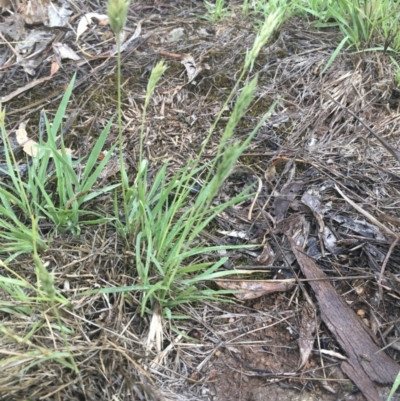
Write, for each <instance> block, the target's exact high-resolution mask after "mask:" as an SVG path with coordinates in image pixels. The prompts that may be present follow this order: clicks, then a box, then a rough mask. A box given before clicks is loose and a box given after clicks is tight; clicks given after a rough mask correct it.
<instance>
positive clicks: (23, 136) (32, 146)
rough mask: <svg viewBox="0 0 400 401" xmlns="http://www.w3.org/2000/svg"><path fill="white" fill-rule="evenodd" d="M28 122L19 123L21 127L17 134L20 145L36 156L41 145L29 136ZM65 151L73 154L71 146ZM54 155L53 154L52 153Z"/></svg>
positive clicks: (25, 150)
mask: <svg viewBox="0 0 400 401" xmlns="http://www.w3.org/2000/svg"><path fill="white" fill-rule="evenodd" d="M25 127H26V124H25V123H21V124H20V125H19V128H18V129H17V131H16V133H15V136H16V139H17V142H18V144H19V145H20V146H22V149H23V151H24V152H25V153H26V154H28V155H29V156H32V157H36V156H37V155H38V154H39V151H40V147H39V144H38V143H37V142H35V141H34V140H32V139H30V138H28V133H27V132H26V129H25ZM65 152H66V153H68V154H71V153H72V151H71V149H69V148H66V149H65ZM58 153H60V154H61V150H58ZM51 157H52V155H51Z"/></svg>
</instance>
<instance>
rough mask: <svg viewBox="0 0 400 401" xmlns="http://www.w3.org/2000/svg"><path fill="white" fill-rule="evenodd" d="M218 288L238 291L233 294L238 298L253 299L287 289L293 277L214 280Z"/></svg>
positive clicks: (292, 283)
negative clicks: (254, 279)
mask: <svg viewBox="0 0 400 401" xmlns="http://www.w3.org/2000/svg"><path fill="white" fill-rule="evenodd" d="M214 282H215V283H216V284H217V285H218V286H219V287H220V288H223V289H225V290H232V291H240V292H238V293H236V294H234V296H235V297H236V298H238V299H240V300H247V299H255V298H259V297H261V296H263V295H266V294H271V293H273V292H281V291H288V290H290V289H292V288H293V287H294V285H295V280H294V279H289V280H279V281H278V280H256V281H252V280H215V281H214Z"/></svg>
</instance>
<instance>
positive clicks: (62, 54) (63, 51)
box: [53, 42, 81, 60]
mask: <svg viewBox="0 0 400 401" xmlns="http://www.w3.org/2000/svg"><path fill="white" fill-rule="evenodd" d="M53 50H54V52H55V53H56V54H57V56H58V57H59V58H60V59H61V60H62V59H64V58H67V59H70V60H80V59H81V58H80V56H78V55H77V54H76V53H75V52H74V51H73V50H72V49H71V48H70V47H69V46H68V45H67V44H65V43H60V42H57V43H53Z"/></svg>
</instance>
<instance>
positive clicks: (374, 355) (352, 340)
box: [288, 236, 400, 401]
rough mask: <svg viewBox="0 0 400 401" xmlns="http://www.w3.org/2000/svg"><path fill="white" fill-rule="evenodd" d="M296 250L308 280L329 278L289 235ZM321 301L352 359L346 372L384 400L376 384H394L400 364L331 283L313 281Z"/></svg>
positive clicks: (367, 394) (372, 397) (363, 388)
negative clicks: (377, 340) (381, 348)
mask: <svg viewBox="0 0 400 401" xmlns="http://www.w3.org/2000/svg"><path fill="white" fill-rule="evenodd" d="M288 238H289V241H290V244H291V248H292V251H293V253H294V255H295V256H296V259H297V261H298V263H299V265H300V268H301V270H302V272H303V274H304V275H305V276H306V277H307V279H321V278H326V277H327V276H326V274H325V273H324V272H323V271H321V269H319V267H318V266H317V265H316V264H315V262H314V260H313V259H312V258H310V257H309V256H308V255H307V254H305V253H304V251H303V250H302V249H301V248H299V247H298V246H297V245H296V244H295V242H294V240H293V239H292V238H291V237H290V236H288ZM309 284H310V286H311V288H312V289H313V291H314V293H315V296H316V298H317V300H318V304H319V308H320V311H321V318H322V321H323V322H324V323H325V324H326V326H327V327H328V329H329V330H330V331H331V333H332V334H333V335H334V336H335V337H336V340H337V341H338V343H339V345H340V346H341V347H342V349H343V350H344V351H345V352H346V354H347V357H348V360H347V361H345V362H342V370H343V372H344V373H345V374H346V375H347V376H348V377H349V378H350V379H351V380H352V381H353V382H354V383H355V384H356V386H357V387H358V388H359V389H360V390H361V391H362V392H363V394H364V395H365V397H366V398H367V399H368V400H370V401H377V400H379V401H381V398H380V396H379V394H378V391H377V389H376V388H375V386H374V384H373V382H372V381H375V382H377V383H380V384H393V382H394V380H395V378H396V375H397V373H398V372H399V370H400V365H398V364H397V363H396V362H394V361H393V360H392V359H391V358H390V357H389V356H388V355H386V354H385V352H383V351H381V350H380V348H379V347H378V346H377V344H376V343H375V342H374V340H373V338H372V333H370V332H369V330H368V329H367V327H365V326H364V325H363V324H362V323H361V321H360V319H359V318H358V317H357V315H356V314H355V312H354V311H353V310H352V309H351V308H349V306H348V305H347V304H346V303H345V302H344V300H343V299H342V298H341V297H340V296H339V295H338V294H337V293H336V291H335V289H334V288H333V286H332V284H331V283H330V282H329V281H325V280H319V281H310V283H309Z"/></svg>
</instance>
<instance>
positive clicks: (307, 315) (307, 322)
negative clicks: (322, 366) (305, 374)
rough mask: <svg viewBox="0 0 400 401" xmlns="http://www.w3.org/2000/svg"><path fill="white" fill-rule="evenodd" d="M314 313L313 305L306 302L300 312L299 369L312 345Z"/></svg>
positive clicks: (314, 322)
mask: <svg viewBox="0 0 400 401" xmlns="http://www.w3.org/2000/svg"><path fill="white" fill-rule="evenodd" d="M316 328H317V325H316V313H315V307H314V306H313V305H310V304H309V303H308V302H306V303H305V304H304V306H303V311H302V313H301V326H300V333H299V348H300V364H299V369H301V368H303V367H304V366H305V365H306V363H307V361H308V358H309V357H310V354H311V351H312V349H313V345H314V337H315V335H314V334H315V331H316Z"/></svg>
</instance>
